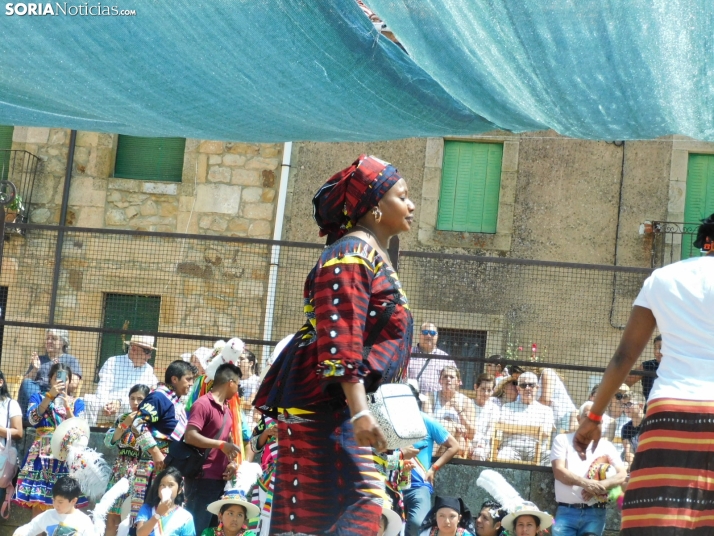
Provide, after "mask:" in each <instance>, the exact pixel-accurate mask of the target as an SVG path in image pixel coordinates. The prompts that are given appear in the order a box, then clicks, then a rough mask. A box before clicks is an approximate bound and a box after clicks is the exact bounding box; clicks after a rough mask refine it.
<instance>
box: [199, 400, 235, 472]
mask: <svg viewBox="0 0 714 536" xmlns="http://www.w3.org/2000/svg"><path fill="white" fill-rule="evenodd" d="M230 410H231V408H226V410H225V411H224V412H223V422H222V423H221V429H220V430H218V433H217V434H216V435H215V436H214V437H213V439H214V440H216V439H220V438H221V434H223V429H224V428H225V427H226V421H228V412H229V411H230ZM210 450H211V449H210V448H207V449H204V450H203V461H204V462H205V461H206V458H208V451H210Z"/></svg>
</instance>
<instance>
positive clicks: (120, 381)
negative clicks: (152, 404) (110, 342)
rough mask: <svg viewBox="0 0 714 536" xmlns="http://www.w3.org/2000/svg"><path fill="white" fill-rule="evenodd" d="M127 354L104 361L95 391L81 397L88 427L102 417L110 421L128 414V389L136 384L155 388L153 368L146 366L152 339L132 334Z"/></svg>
mask: <svg viewBox="0 0 714 536" xmlns="http://www.w3.org/2000/svg"><path fill="white" fill-rule="evenodd" d="M124 344H125V345H127V346H128V348H127V353H126V354H122V355H115V356H113V357H110V358H109V359H107V360H106V362H105V363H104V365H103V366H102V368H101V370H100V371H99V385H97V392H96V394H93V395H86V396H85V397H84V401H85V405H86V416H87V420H88V421H89V424H90V425H91V426H95V425H96V424H97V420H98V419H99V417H100V416H101V420H102V421H105V420H106V421H111V422H113V420H114V419H115V418H116V415H117V414H119V413H128V412H129V411H130V407H129V389H130V388H131V387H133V386H134V385H136V384H143V385H148V386H149V387H151V388H152V389H153V388H154V387H156V384H157V383H158V380H157V379H156V375H154V368H153V367H152V366H151V365H149V363H148V361H149V359H151V352H152V351H153V350H156V348H155V347H154V337H152V336H150V335H132V336H131V339H130V340H129V341H128V342H125V343H124Z"/></svg>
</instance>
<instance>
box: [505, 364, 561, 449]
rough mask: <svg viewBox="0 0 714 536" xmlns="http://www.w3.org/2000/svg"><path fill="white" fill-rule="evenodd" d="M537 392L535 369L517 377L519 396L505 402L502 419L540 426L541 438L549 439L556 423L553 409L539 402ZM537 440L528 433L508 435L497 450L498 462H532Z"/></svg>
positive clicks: (519, 423)
mask: <svg viewBox="0 0 714 536" xmlns="http://www.w3.org/2000/svg"><path fill="white" fill-rule="evenodd" d="M537 391H538V376H536V375H535V374H533V373H532V372H524V373H523V374H521V375H520V376H519V377H518V399H517V400H516V401H515V402H511V403H510V404H504V405H503V407H502V408H501V419H500V420H501V422H502V423H505V424H512V425H516V426H518V425H521V426H540V429H541V438H540V439H541V441H542V440H544V439H548V438H550V435H551V433H552V432H553V428H554V426H555V424H554V419H553V410H551V409H550V408H549V407H548V406H544V405H543V404H541V403H540V402H537V401H536V393H537ZM536 441H537V440H536V439H535V438H533V437H531V436H528V435H519V434H511V435H509V436H508V437H505V438H504V441H503V442H502V443H501V448H500V449H499V451H498V455H497V457H498V461H506V460H516V461H533V460H534V458H535V447H536ZM543 451H545V449H543ZM544 458H545V456H544Z"/></svg>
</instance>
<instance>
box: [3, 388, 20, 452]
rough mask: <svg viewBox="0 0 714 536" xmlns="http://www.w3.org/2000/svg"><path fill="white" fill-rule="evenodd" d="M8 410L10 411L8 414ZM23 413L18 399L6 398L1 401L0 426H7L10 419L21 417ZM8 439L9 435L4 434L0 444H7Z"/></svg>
mask: <svg viewBox="0 0 714 536" xmlns="http://www.w3.org/2000/svg"><path fill="white" fill-rule="evenodd" d="M8 412H9V413H10V414H9V415H8ZM21 415H22V411H21V410H20V404H18V403H17V400H13V399H12V398H6V399H5V400H3V401H2V402H0V426H2V427H3V428H6V427H7V425H8V419H12V418H13V417H19V416H21ZM6 441H7V435H4V436H2V437H0V445H3V446H5V442H6Z"/></svg>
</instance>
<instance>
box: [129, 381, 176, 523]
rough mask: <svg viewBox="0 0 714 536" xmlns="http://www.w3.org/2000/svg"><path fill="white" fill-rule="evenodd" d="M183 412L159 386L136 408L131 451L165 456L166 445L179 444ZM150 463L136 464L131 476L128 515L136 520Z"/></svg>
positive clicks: (172, 394)
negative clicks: (134, 449)
mask: <svg viewBox="0 0 714 536" xmlns="http://www.w3.org/2000/svg"><path fill="white" fill-rule="evenodd" d="M187 422H188V421H187V418H186V410H185V409H184V406H183V404H182V403H181V402H180V401H179V398H178V396H176V393H175V392H174V391H173V390H172V389H170V388H169V387H168V386H166V385H165V384H163V383H160V384H159V385H158V387H157V388H156V389H154V390H153V391H152V392H151V393H149V395H148V396H147V397H146V398H145V399H144V400H142V402H141V404H139V409H138V413H137V416H136V419H134V423H133V424H132V429H133V432H134V436H135V439H134V446H135V447H134V448H136V449H137V450H138V451H139V452H141V453H146V455H148V456H149V458H150V457H151V455H150V454H149V449H151V448H153V447H159V449H160V450H161V452H162V453H163V454H164V456H166V454H168V451H169V442H170V441H179V440H180V439H181V438H182V437H183V434H184V432H185V431H186V423H187ZM153 472H154V462H153V461H149V460H145V463H138V464H137V466H136V470H135V472H134V491H133V495H132V499H131V515H132V517H136V516H137V515H138V513H139V511H140V510H141V507H142V505H143V504H144V497H146V492H147V490H148V488H149V486H150V485H151V479H152V476H153Z"/></svg>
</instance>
